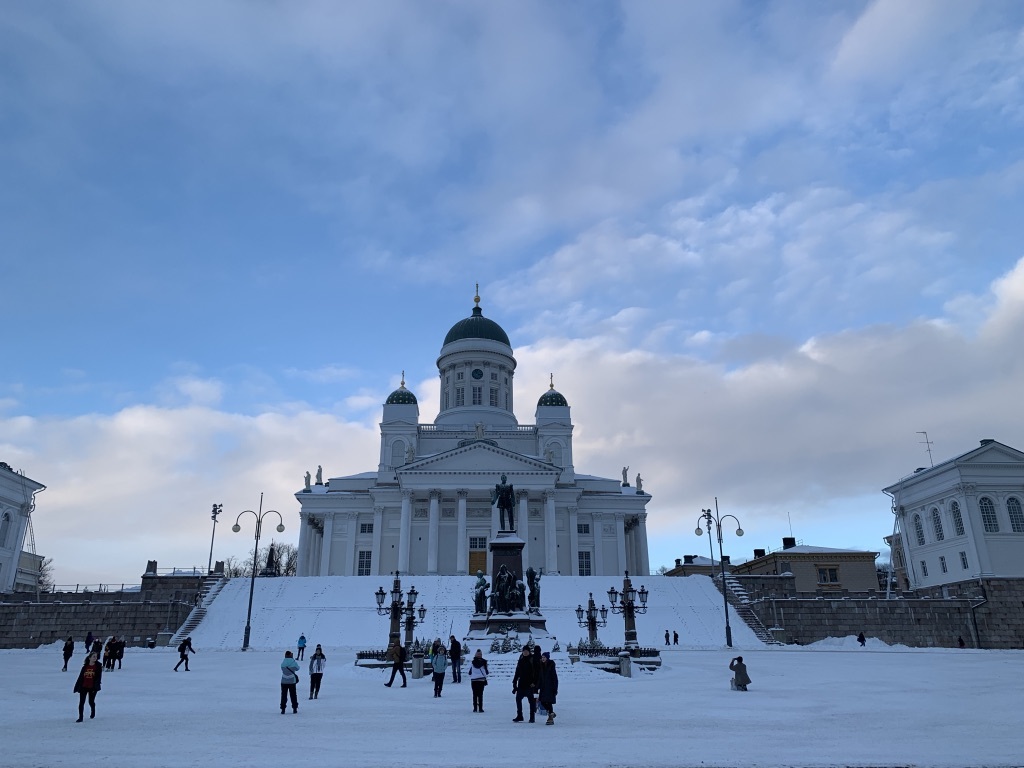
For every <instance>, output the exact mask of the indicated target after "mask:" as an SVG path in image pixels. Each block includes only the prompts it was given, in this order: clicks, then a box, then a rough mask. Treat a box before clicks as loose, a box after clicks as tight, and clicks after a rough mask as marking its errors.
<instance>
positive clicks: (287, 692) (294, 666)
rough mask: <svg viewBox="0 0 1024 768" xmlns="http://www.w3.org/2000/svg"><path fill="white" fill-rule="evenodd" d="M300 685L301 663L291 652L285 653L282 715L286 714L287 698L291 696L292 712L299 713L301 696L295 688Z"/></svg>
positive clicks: (282, 679)
mask: <svg viewBox="0 0 1024 768" xmlns="http://www.w3.org/2000/svg"><path fill="white" fill-rule="evenodd" d="M298 684H299V662H297V661H296V660H295V659H294V658H292V652H291V651H285V652H284V661H282V662H281V714H282V715H283V714H284V710H285V704H287V698H288V697H289V696H291V700H292V712H294V713H297V712H298V711H299V696H298V694H297V693H296V691H295V687H296V686H297V685H298Z"/></svg>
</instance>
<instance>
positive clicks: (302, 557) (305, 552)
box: [295, 509, 309, 576]
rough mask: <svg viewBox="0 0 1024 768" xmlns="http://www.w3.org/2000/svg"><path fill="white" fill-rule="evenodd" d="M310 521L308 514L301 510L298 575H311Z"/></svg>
mask: <svg viewBox="0 0 1024 768" xmlns="http://www.w3.org/2000/svg"><path fill="white" fill-rule="evenodd" d="M308 569H309V522H308V516H307V514H306V513H305V512H303V511H302V510H301V509H300V510H299V562H297V563H296V564H295V575H296V576H309V570H308Z"/></svg>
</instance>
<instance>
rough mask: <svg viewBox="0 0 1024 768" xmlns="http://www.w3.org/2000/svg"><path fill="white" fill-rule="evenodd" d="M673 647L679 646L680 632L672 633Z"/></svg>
mask: <svg viewBox="0 0 1024 768" xmlns="http://www.w3.org/2000/svg"><path fill="white" fill-rule="evenodd" d="M672 645H679V633H678V632H673V633H672Z"/></svg>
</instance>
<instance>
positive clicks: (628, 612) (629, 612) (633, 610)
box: [608, 571, 647, 648]
mask: <svg viewBox="0 0 1024 768" xmlns="http://www.w3.org/2000/svg"><path fill="white" fill-rule="evenodd" d="M619 596H620V595H619V592H618V591H617V590H616V589H615V587H612V588H611V589H609V590H608V602H609V603H611V604H612V613H621V614H622V618H623V620H624V621H625V623H626V647H627V648H639V647H640V644H639V643H638V642H637V641H636V615H637V614H638V613H647V590H646V589H645V588H644V587H643V586H641V587H640V591H639V592H637V591H636V590H635V589H633V582H632V581H630V580H629V571H626V576H625V578H624V579H623V580H622V594H621V597H622V604H621V605H617V603H618V602H619ZM637 597H639V598H640V605H637V603H636V599H637Z"/></svg>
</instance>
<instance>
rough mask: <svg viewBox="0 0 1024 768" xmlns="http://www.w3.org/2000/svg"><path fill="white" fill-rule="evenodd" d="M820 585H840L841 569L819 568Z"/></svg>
mask: <svg viewBox="0 0 1024 768" xmlns="http://www.w3.org/2000/svg"><path fill="white" fill-rule="evenodd" d="M818 583H819V584H838V583H839V569H838V568H818Z"/></svg>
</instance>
